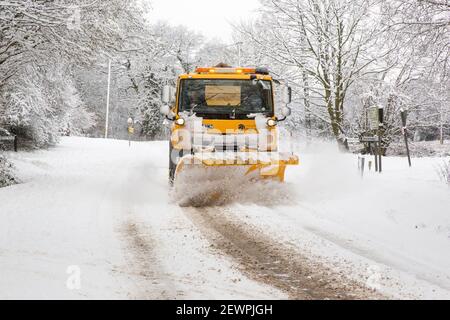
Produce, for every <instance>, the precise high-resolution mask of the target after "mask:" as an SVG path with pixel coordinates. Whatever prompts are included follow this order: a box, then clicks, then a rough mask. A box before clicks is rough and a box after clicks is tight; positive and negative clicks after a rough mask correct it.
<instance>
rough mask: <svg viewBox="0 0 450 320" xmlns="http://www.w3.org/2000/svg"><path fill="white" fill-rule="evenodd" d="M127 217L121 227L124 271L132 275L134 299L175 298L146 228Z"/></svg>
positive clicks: (172, 286)
mask: <svg viewBox="0 0 450 320" xmlns="http://www.w3.org/2000/svg"><path fill="white" fill-rule="evenodd" d="M142 226H143V224H142V223H140V222H137V221H136V220H132V219H129V220H128V221H127V222H125V223H124V225H123V226H122V228H121V233H122V235H123V238H124V240H125V241H126V248H125V257H126V259H127V270H126V273H127V274H130V275H131V276H132V277H133V280H134V284H135V285H136V286H137V289H138V292H137V296H136V297H134V298H136V299H166V300H167V299H176V297H177V295H179V294H180V292H176V290H175V289H174V288H175V287H174V284H173V283H172V282H171V281H170V279H168V278H167V277H166V276H165V275H164V272H163V270H162V268H161V266H160V264H159V262H158V260H157V258H156V256H155V254H154V247H155V242H154V240H153V239H152V237H151V235H150V233H149V232H148V231H149V230H148V228H143V227H142Z"/></svg>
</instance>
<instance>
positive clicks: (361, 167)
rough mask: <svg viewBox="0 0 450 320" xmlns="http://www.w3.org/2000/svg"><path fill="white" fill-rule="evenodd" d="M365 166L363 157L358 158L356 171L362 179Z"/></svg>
mask: <svg viewBox="0 0 450 320" xmlns="http://www.w3.org/2000/svg"><path fill="white" fill-rule="evenodd" d="M365 166H366V158H365V157H361V156H360V157H358V169H359V172H360V173H361V178H364V171H365Z"/></svg>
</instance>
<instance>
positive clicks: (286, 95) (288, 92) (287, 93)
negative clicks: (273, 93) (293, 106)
mask: <svg viewBox="0 0 450 320" xmlns="http://www.w3.org/2000/svg"><path fill="white" fill-rule="evenodd" d="M283 100H284V103H285V104H286V105H288V104H290V103H291V102H292V88H291V87H288V86H287V87H285V88H284V92H283Z"/></svg>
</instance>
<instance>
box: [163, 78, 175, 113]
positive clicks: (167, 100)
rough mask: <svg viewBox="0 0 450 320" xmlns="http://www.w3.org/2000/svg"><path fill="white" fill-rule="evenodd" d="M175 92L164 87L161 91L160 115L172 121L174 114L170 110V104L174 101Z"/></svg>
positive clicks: (168, 87) (173, 89)
mask: <svg viewBox="0 0 450 320" xmlns="http://www.w3.org/2000/svg"><path fill="white" fill-rule="evenodd" d="M175 93H176V91H175V88H173V87H171V86H164V87H163V88H162V91H161V102H162V103H163V104H162V106H161V109H160V112H161V114H163V115H164V116H165V117H166V118H167V119H168V120H173V119H174V118H175V114H174V113H173V112H172V109H171V108H170V104H172V103H174V102H175V101H176V99H175V98H176V94H175Z"/></svg>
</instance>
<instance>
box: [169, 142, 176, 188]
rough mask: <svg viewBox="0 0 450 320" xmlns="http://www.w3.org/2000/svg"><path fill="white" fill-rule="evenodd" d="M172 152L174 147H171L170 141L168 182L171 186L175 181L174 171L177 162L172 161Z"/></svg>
mask: <svg viewBox="0 0 450 320" xmlns="http://www.w3.org/2000/svg"><path fill="white" fill-rule="evenodd" d="M173 154H175V152H174V149H173V147H172V143H171V142H169V184H170V186H173V183H174V181H175V173H176V170H177V163H176V162H174V161H173V157H174V156H173Z"/></svg>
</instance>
